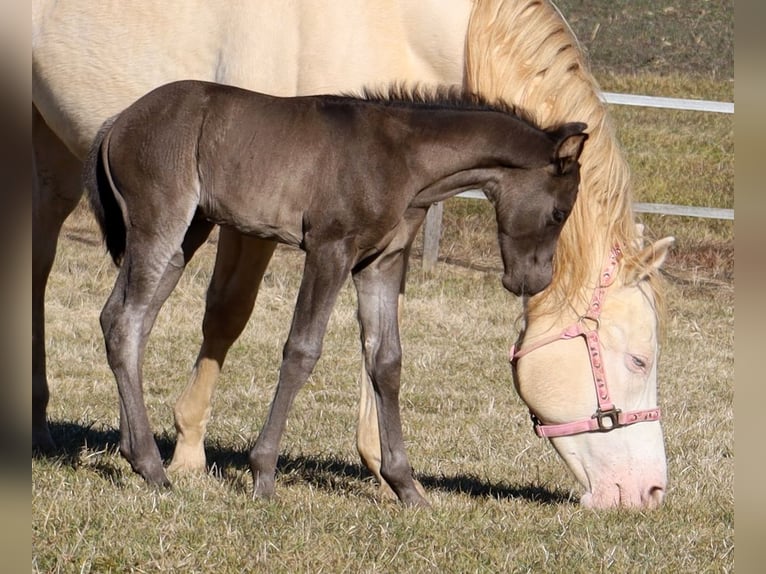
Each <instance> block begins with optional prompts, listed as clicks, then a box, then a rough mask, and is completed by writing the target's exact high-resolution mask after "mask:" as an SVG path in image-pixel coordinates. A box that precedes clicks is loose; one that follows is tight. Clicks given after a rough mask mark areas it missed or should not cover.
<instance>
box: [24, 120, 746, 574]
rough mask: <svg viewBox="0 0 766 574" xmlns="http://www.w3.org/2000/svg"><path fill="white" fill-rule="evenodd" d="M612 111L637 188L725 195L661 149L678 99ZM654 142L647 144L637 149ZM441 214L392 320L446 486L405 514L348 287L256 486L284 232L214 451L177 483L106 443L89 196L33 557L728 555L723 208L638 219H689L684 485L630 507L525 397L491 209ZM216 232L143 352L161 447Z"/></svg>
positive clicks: (566, 563)
mask: <svg viewBox="0 0 766 574" xmlns="http://www.w3.org/2000/svg"><path fill="white" fill-rule="evenodd" d="M617 117H618V121H619V122H621V123H620V124H619V125H620V126H624V127H622V128H621V134H623V137H624V139H625V140H626V142H627V143H626V149H627V150H628V153H629V158H630V159H631V161H632V165H634V171H635V172H636V173H635V175H636V178H637V182H638V188H639V189H638V192H639V193H640V194H647V195H646V196H642V198H643V197H648V194H649V193H650V191H651V190H652V189H653V188H654V185H655V181H656V180H657V179H663V178H665V177H667V174H669V173H673V174H674V177H673V178H671V179H670V183H672V184H673V186H674V188H675V193H677V194H678V198H679V199H678V201H677V202H678V203H682V202H685V201H687V202H691V201H692V200H694V201H697V200H699V201H708V200H709V201H718V199H717V198H716V199H715V200H714V199H712V198H710V197H708V196H707V194H705V195H704V196H702V197H699V198H692V197H690V192H693V191H694V190H696V189H697V185H698V183H699V180H698V178H699V174H698V173H697V172H696V171H694V170H688V169H677V167H674V166H673V163H674V157H673V154H672V153H663V151H662V149H663V147H662V146H663V145H665V142H667V140H666V139H665V137H664V135H663V133H664V130H665V129H669V128H667V126H668V125H669V124H670V122H671V121H672V122H675V121H676V118H671V120H667V119H664V118H663V119H661V120H660V121H656V122H655V125H654V128H653V129H650V128H649V127H648V126H647V125H646V122H647V121H650V120H648V119H647V118H649V117H650V116H646V117H642V118H641V119H642V121H639V122H638V123H639V124H641V125H640V126H639V127H638V128H636V127H633V122H634V121H636V118H635V117H634V116H632V115H630V114H628V115H627V116H625V115H624V113H623V112H619V113H618V114H617ZM693 121H694V122H700V121H704V122H713V123H715V122H718V121H720V120H719V119H708V120H693ZM628 126H631V127H630V130H628ZM700 129H701V130H703V129H704V131H705V132H706V133H710V132H709V131H708V130H712V131H713V133H716V134H718V135H716V138H718V139H720V140H721V142H723V143H721V146H722V150H723V151H722V152H721V154H722V155H721V162H720V166H718V167H716V168H715V169H712V170H710V169H707V168H710V166H711V163H710V162H709V161H705V160H704V157H705V156H706V154H709V153H712V152H710V151H709V148H707V147H706V146H705V145H700V140H703V142H704V141H706V138H704V137H703V136H699V135H697V134H696V130H695V129H689V130H687V131H686V132H685V133H686V135H685V136H684V138H685V140H687V143H685V144H683V146H684V149H685V152H684V153H685V154H686V156H687V158H688V160H689V162H690V163H691V164H694V165H699V166H701V167H700V169H703V168H704V169H705V170H706V171H705V176H704V177H713V178H720V181H721V186H723V187H724V188H726V189H728V190H729V191H725V193H724V196H723V198H722V199H721V201H722V202H723V203H724V205H722V206H728V205H730V204H727V203H726V202H727V201H728V199H727V197H728V196H726V193H729V192H730V190H731V176H730V173H731V172H730V170H731V169H732V168H731V164H732V163H733V151H732V150H731V148H730V142H729V141H728V139H727V138H729V137H730V134H729V132H728V131H727V130H728V128H725V127H720V126H719V127H716V126H715V125H714V126H713V127H710V126H709V125H708V124H707V123H705V125H704V126H700ZM717 130H720V134H719V133H718V131H717ZM640 134H643V135H640ZM719 136H720V137H719ZM673 137H675V136H673ZM707 139H710V138H707ZM649 141H651V142H652V144H651V145H649V143H648V142H649ZM671 142H675V143H669V144H668V145H670V147H671V148H672V149H673V150H677V149H678V145H680V144H678V143H677V142H676V140H674V139H673V138H672V137H671ZM719 143H720V142H719ZM642 146H644V147H646V150H647V151H646V153H649V152H652V153H653V154H654V155H653V156H652V158H651V159H652V162H650V161H649V158H648V156H647V159H646V163H645V164H644V163H643V153H644V151H642V149H643V147H642ZM674 153H675V151H674ZM636 156H638V157H639V158H641V160H640V161H637V162H635V163H633V162H634V158H635V157H636ZM650 163H651V165H650ZM703 179H704V178H703ZM670 183H669V184H670ZM727 186H728V187H727ZM445 211H446V222H445V232H444V233H445V235H444V240H443V243H442V263H441V264H440V265H438V266H437V269H436V271H435V272H434V273H433V274H431V275H425V274H423V273H422V272H421V271H420V270H419V268H418V265H417V252H418V250H419V246H416V249H415V251H416V261H415V265H414V267H413V269H412V272H411V274H410V278H409V282H408V302H407V306H406V314H405V317H404V324H403V344H404V352H405V363H404V367H403V381H404V388H403V397H402V410H403V419H404V424H405V436H406V438H407V441H408V448H409V453H410V456H411V460H412V462H413V465H414V467H415V471H416V473H417V475H418V478H419V479H420V480H421V481H422V482H423V484H424V485H425V486H426V488H427V489H428V491H429V495H430V498H431V501H432V503H433V508H432V509H430V510H426V511H423V510H417V511H413V510H407V509H403V508H401V507H400V506H398V505H396V504H393V503H390V502H385V501H380V500H379V499H378V497H377V493H376V489H375V486H374V484H373V483H372V481H371V479H370V477H369V476H368V475H367V473H366V471H365V470H364V469H363V468H362V466H361V465H360V463H359V462H358V460H357V456H356V454H355V446H354V426H355V415H356V401H357V390H356V375H357V372H358V368H359V351H358V348H359V342H358V332H357V327H356V320H355V307H354V305H355V297H354V293H353V289H352V287H351V286H350V285H347V286H346V288H344V290H343V292H342V294H341V297H340V300H339V303H338V305H337V308H336V310H335V312H334V314H333V317H332V320H331V323H330V329H329V332H328V335H327V338H326V342H325V351H324V355H323V358H322V359H321V360H320V362H319V364H318V365H317V368H316V370H315V372H314V374H313V375H312V377H311V379H310V381H309V383H308V384H307V386H306V388H305V389H304V390H303V391H302V392H301V394H300V395H299V396H298V399H297V401H296V404H295V407H294V409H293V412H292V416H291V418H290V421H289V426H288V430H287V433H286V435H285V438H284V441H283V454H282V456H281V458H280V463H279V468H278V482H277V488H278V497H277V499H276V500H274V501H270V502H263V501H252V500H251V499H250V488H251V480H250V476H249V471H248V470H247V464H246V454H245V453H246V452H247V449H248V447H249V445H250V444H251V442H252V441H253V440H254V438H255V436H256V435H257V432H258V430H259V428H260V425H261V423H262V421H263V418H264V416H265V413H266V410H267V408H268V403H269V401H270V399H271V394H272V392H273V388H274V384H275V382H276V375H277V369H278V366H279V359H280V350H281V345H282V344H283V342H284V339H285V337H286V334H287V329H288V326H289V322H290V316H291V313H292V306H293V302H294V300H295V295H296V292H297V287H298V282H299V278H300V269H301V264H302V255H301V254H300V253H299V252H296V251H294V250H290V249H279V250H278V251H277V254H276V256H275V259H274V261H273V263H272V265H271V267H270V268H269V271H268V274H267V276H266V278H265V280H264V286H263V288H262V292H261V295H260V297H259V301H258V303H257V305H256V312H255V314H254V317H253V318H252V319H251V322H250V324H249V326H248V328H247V329H246V332H245V333H244V334H243V336H242V337H241V338H240V340H239V341H238V342H237V343H236V344H235V345H234V347H233V349H232V351H231V353H230V356H229V359H228V361H227V364H226V367H225V370H224V374H223V376H222V380H221V382H220V387H219V390H218V392H217V395H216V400H215V411H214V417H213V420H212V422H211V424H210V429H209V440H208V455H209V462H210V463H211V468H210V472H209V473H208V474H207V475H204V476H197V477H174V480H175V489H174V490H173V491H171V492H159V491H154V490H151V489H148V488H147V487H146V486H145V485H144V484H143V483H142V481H141V480H140V479H139V478H138V477H137V476H136V475H134V474H133V473H132V472H131V471H130V468H129V467H128V465H127V463H125V462H124V461H123V460H122V459H121V457H120V456H119V454H118V453H117V451H116V443H117V431H116V428H117V425H118V408H117V393H116V389H115V385H114V382H113V378H112V375H111V372H110V371H109V369H108V366H107V364H106V360H105V357H104V353H103V339H102V336H101V333H100V329H99V327H98V314H99V312H100V309H101V306H102V304H103V302H104V301H105V299H106V297H107V295H108V292H109V290H110V289H111V286H112V282H113V280H114V277H115V274H116V271H115V269H114V268H113V267H112V265H111V263H110V262H109V259H108V257H106V256H105V255H104V253H103V250H102V248H101V246H100V240H99V238H98V235H97V232H96V227H95V224H94V223H93V221H92V218H91V217H90V215H89V214H88V213H87V212H86V211H85V210H84V209H79V210H78V211H77V212H76V213H75V215H74V216H73V217H72V218H70V220H69V221H68V222H67V224H66V227H65V230H64V233H63V235H62V240H61V244H60V252H59V256H58V259H57V262H56V265H55V268H54V270H53V273H52V275H51V281H50V285H49V290H48V307H47V309H48V332H47V337H48V340H47V346H48V350H49V375H50V381H51V392H52V400H51V405H50V418H51V421H52V424H53V432H54V436H55V438H56V439H57V440H58V442H59V444H60V446H61V449H62V450H61V454H60V455H59V456H57V457H52V458H38V459H33V461H32V555H33V564H32V567H33V570H34V571H41V572H80V571H82V572H124V571H137V572H158V571H173V572H175V571H185V572H208V571H217V572H242V571H253V572H260V571H262V572H290V573H294V572H345V571H350V572H377V571H383V570H388V571H396V572H501V571H509V572H510V571H513V572H593V571H607V570H609V571H614V572H626V571H633V570H636V571H640V572H649V571H652V572H660V571H662V572H726V571H731V570H732V568H733V556H732V547H733V529H734V527H733V508H734V505H733V491H732V482H733V475H734V458H733V455H734V447H733V436H732V429H733V414H732V396H733V364H734V355H733V331H734V329H733V321H734V319H733V317H734V313H733V304H734V288H733V276H732V273H731V263H730V256H731V254H732V252H733V231H732V227H733V226H732V225H731V224H730V223H724V224H721V223H720V222H719V223H716V222H690V221H685V220H683V218H660V220H659V221H649V222H648V223H649V227H650V230H651V231H652V232H653V233H655V234H656V235H658V236H659V235H663V234H665V233H673V234H675V235H677V236H679V238H680V241H679V247H678V248H677V249H676V250H675V251H674V253H673V256H672V259H671V260H670V261H669V264H668V274H669V278H670V297H669V308H670V311H671V312H670V317H669V322H668V335H667V340H666V343H665V346H664V348H663V355H662V359H661V362H660V375H659V376H660V394H661V404H662V407H663V410H664V413H665V422H664V423H663V427H664V429H665V436H666V443H667V452H668V463H669V475H670V481H671V482H670V488H669V492H668V496H667V499H666V504H665V505H664V506H663V507H662V508H661V509H660V510H658V511H655V512H650V513H632V514H631V515H630V519H629V520H626V516H625V514H624V512H618V511H613V512H603V513H598V514H597V513H593V512H590V511H586V510H583V509H581V508H580V507H579V506H578V504H577V497H578V495H577V492H578V487H577V485H576V484H575V482H574V480H573V479H572V478H571V477H570V476H569V474H568V473H567V471H566V469H565V467H564V465H563V464H562V463H561V462H560V460H559V459H558V457H557V455H556V454H555V453H554V452H553V450H552V448H551V447H550V446H549V445H548V444H547V443H546V442H545V441H542V440H539V439H537V438H536V437H535V436H534V435H533V433H532V431H531V428H530V426H529V422H528V418H527V414H526V410H525V408H524V406H523V404H522V403H521V401H520V400H519V399H518V398H517V397H516V395H515V394H514V391H513V389H512V386H511V384H510V374H509V371H508V367H507V362H506V352H507V346H508V344H509V342H510V341H511V340H512V339H513V325H514V321H515V319H516V317H517V315H518V313H519V305H518V302H517V301H516V300H515V299H514V298H513V297H511V296H509V295H508V294H507V293H506V292H505V291H504V290H503V289H502V287H501V285H500V281H499V276H500V269H501V265H500V260H499V255H498V250H497V247H496V246H495V238H494V233H495V232H494V221H493V215H492V213H491V211H490V209H489V206H488V205H487V203H486V202H480V201H469V200H451V201H450V202H448V203H447V209H446V210H445ZM214 247H215V246H214V245H213V244H208V245H206V246H204V247H203V249H202V251H201V252H200V254H199V255H198V256H197V258H195V260H194V262H193V263H192V265H191V266H190V268H189V269H188V271H187V273H186V274H185V275H184V277H183V278H182V280H181V283H180V284H179V286H178V288H177V289H176V291H175V292H174V293H173V295H172V296H171V298H170V300H169V301H168V303H167V304H166V306H165V307H164V308H163V311H162V313H161V315H160V318H159V320H158V324H157V326H156V327H155V330H154V332H153V336H152V339H151V341H150V346H149V350H148V352H147V357H146V365H145V375H146V381H147V383H146V402H147V404H148V407H149V411H150V416H151V419H152V422H153V425H154V429H155V432H156V434H157V437H158V440H159V443H160V445H161V450H162V452H163V455H164V456H167V457H169V456H170V454H171V452H172V447H173V440H174V432H173V423H172V412H171V408H172V403H173V401H174V400H175V398H176V397H177V396H178V394H179V392H180V390H181V389H182V387H183V386H184V384H185V383H186V378H187V375H188V371H189V368H190V366H191V363H192V361H193V358H194V356H195V354H196V351H197V346H198V344H199V339H200V322H201V317H202V311H203V300H204V291H205V288H206V286H207V282H208V280H209V276H210V272H211V269H212V258H213V255H214Z"/></svg>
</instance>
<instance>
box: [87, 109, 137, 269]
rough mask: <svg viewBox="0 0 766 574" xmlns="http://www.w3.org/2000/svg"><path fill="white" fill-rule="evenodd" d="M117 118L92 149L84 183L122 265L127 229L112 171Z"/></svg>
mask: <svg viewBox="0 0 766 574" xmlns="http://www.w3.org/2000/svg"><path fill="white" fill-rule="evenodd" d="M116 119H117V116H114V117H112V118H109V119H108V120H106V121H105V122H104V123H103V125H102V126H101V128H100V129H99V130H98V134H97V135H96V139H95V140H93V144H92V145H91V146H90V150H88V156H87V158H86V159H85V165H84V168H83V183H84V184H85V188H86V189H87V190H88V199H89V200H90V208H91V210H92V211H93V215H95V216H96V221H98V225H99V227H100V228H101V235H102V236H103V238H104V242H105V243H106V249H107V251H109V254H110V255H111V256H112V261H114V263H115V265H117V266H119V265H120V263H121V262H122V256H123V255H124V254H125V241H126V234H127V232H126V229H125V220H124V219H123V214H122V209H120V204H119V203H117V198H116V196H115V194H116V193H117V188H116V187H115V185H114V181H113V180H112V175H111V173H110V172H109V159H108V150H109V136H110V134H111V131H112V125H113V124H114V121H115V120H116Z"/></svg>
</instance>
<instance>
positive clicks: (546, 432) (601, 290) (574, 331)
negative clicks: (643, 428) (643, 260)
mask: <svg viewBox="0 0 766 574" xmlns="http://www.w3.org/2000/svg"><path fill="white" fill-rule="evenodd" d="M621 257H622V251H620V248H619V247H618V246H614V247H613V248H612V249H611V251H610V252H609V257H608V259H607V262H606V265H604V269H603V270H602V272H601V275H600V277H599V284H598V286H597V287H596V289H595V290H594V292H593V297H591V300H590V306H589V307H588V310H587V311H586V312H585V314H584V315H582V316H581V317H580V318H578V319H577V321H576V322H575V323H572V324H571V325H569V326H568V327H566V328H565V329H564V330H563V331H561V332H560V333H558V334H556V335H552V336H550V337H544V338H543V339H540V340H538V341H535V342H534V343H532V344H530V345H527V346H526V347H524V348H523V349H517V348H516V345H515V344H514V345H512V346H511V350H510V357H509V359H510V362H511V364H512V365H513V366H515V365H516V362H517V361H518V360H519V359H520V358H521V357H523V356H524V355H527V354H529V353H531V352H532V351H534V350H535V349H539V348H540V347H544V346H545V345H548V344H550V343H553V342H554V341H559V340H561V339H564V340H567V339H573V338H575V337H583V338H584V339H585V344H586V346H587V348H588V357H589V358H590V367H591V372H592V373H593V382H594V384H595V386H596V399H597V400H598V407H597V408H596V412H595V413H594V414H593V415H592V416H591V417H590V418H587V419H581V420H578V421H574V422H570V423H562V424H543V422H542V421H540V419H539V418H538V417H537V415H535V414H534V413H533V412H532V411H531V410H530V415H531V416H532V423H533V424H534V429H535V433H536V434H537V436H539V437H548V438H550V437H559V436H569V435H574V434H580V433H584V432H591V431H601V432H607V431H610V430H614V429H616V428H619V427H624V426H628V425H632V424H635V423H640V422H645V421H658V420H660V409H659V407H656V408H653V409H644V410H636V411H629V412H623V411H621V410H620V409H618V408H617V407H615V406H614V403H612V400H611V398H610V397H609V389H608V387H607V386H606V372H605V371H604V363H603V361H602V357H601V340H600V339H599V336H598V329H599V326H600V322H599V317H600V316H601V307H602V305H603V302H604V297H605V296H606V289H607V287H609V286H610V285H611V284H612V283H613V282H614V279H615V270H616V268H617V263H618V262H619V260H620V258H621ZM588 322H590V323H592V324H593V327H592V328H590V329H589V328H587V325H586V323H588Z"/></svg>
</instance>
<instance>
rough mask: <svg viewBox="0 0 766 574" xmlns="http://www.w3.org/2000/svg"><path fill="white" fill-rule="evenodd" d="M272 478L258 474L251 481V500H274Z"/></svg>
mask: <svg viewBox="0 0 766 574" xmlns="http://www.w3.org/2000/svg"><path fill="white" fill-rule="evenodd" d="M275 490H276V489H275V485H274V477H269V476H264V475H262V474H258V475H257V476H255V477H254V480H253V500H257V499H259V498H260V499H262V500H268V499H270V498H274V492H275Z"/></svg>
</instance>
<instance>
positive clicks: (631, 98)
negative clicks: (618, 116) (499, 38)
mask: <svg viewBox="0 0 766 574" xmlns="http://www.w3.org/2000/svg"><path fill="white" fill-rule="evenodd" d="M601 96H602V100H603V101H604V102H606V103H608V104H616V105H621V106H643V107H649V108H664V109H671V110H690V111H698V112H712V113H719V114H733V113H734V104H733V103H730V102H714V101H710V100H690V99H684V98H662V97H656V96H639V95H634V94H616V93H613V92H603V93H602V94H601ZM455 197H462V198H467V199H486V196H485V195H484V193H483V192H481V191H478V190H471V191H464V192H462V193H459V194H457V195H456V196H455ZM633 209H634V210H635V211H637V212H641V213H659V214H662V215H678V216H684V217H706V218H710V219H729V220H734V210H733V209H723V208H717V207H697V206H691V205H671V204H667V203H635V204H634V205H633ZM443 212H444V204H443V203H441V202H439V203H436V204H434V205H432V206H431V208H430V209H429V210H428V214H427V215H426V221H425V224H424V226H423V268H424V269H426V270H429V269H432V268H433V266H434V265H435V264H436V260H437V259H438V257H439V240H440V238H441V227H442V214H443Z"/></svg>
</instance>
